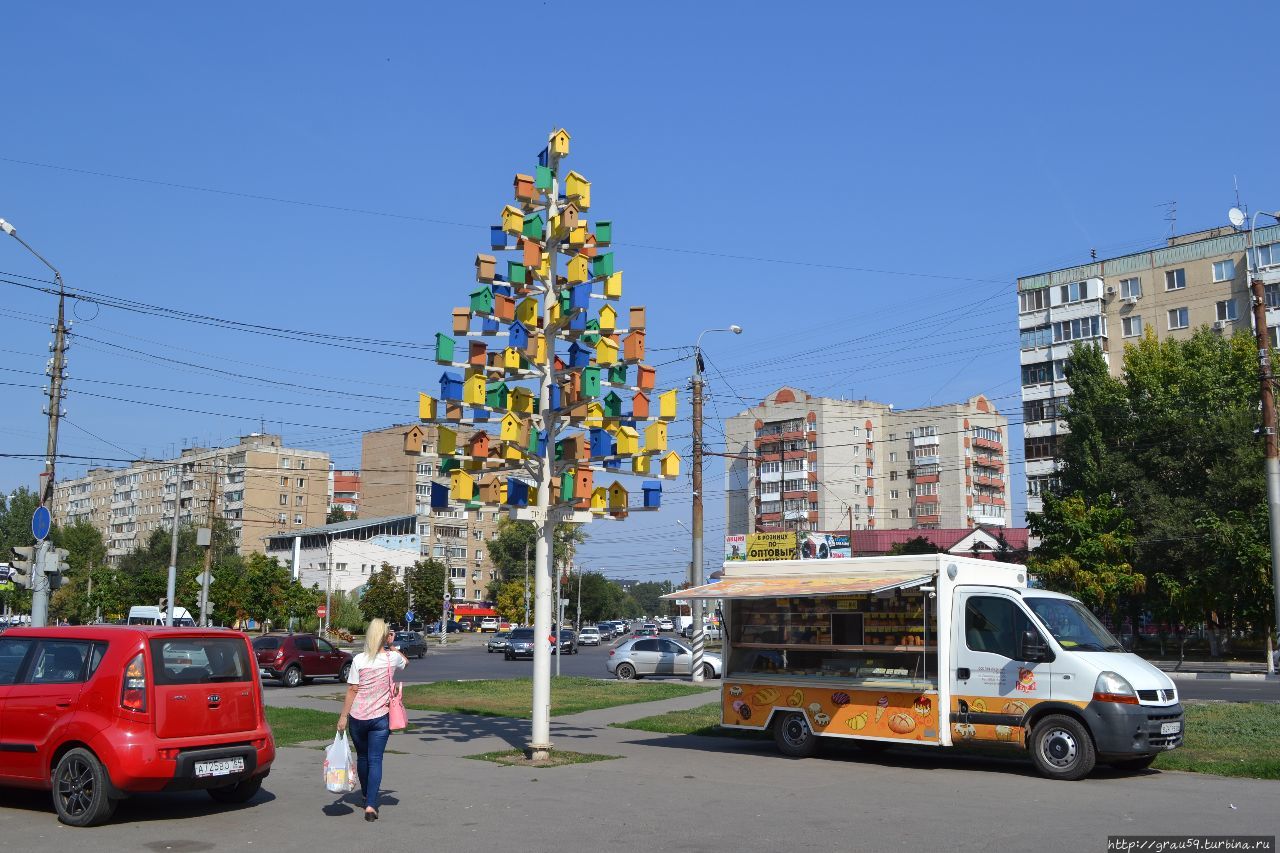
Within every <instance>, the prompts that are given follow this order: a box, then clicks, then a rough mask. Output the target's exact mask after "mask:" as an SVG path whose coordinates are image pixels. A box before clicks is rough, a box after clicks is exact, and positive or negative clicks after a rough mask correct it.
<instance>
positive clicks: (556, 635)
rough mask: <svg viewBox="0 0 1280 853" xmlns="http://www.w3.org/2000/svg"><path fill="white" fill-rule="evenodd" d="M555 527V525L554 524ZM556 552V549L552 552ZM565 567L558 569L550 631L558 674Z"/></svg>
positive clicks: (557, 672) (557, 673)
mask: <svg viewBox="0 0 1280 853" xmlns="http://www.w3.org/2000/svg"><path fill="white" fill-rule="evenodd" d="M553 527H554V525H553ZM552 553H553V554H554V551H553V552H552ZM564 569H565V567H564V566H563V565H561V566H560V568H559V569H558V570H557V571H556V590H555V594H556V608H555V611H554V612H555V620H554V621H555V629H554V630H552V631H551V632H549V633H550V635H551V637H552V640H553V642H554V648H555V650H556V675H557V676H558V675H559V674H560V628H561V620H562V619H564V611H563V608H562V607H561V606H560V578H561V576H562V575H563V574H564Z"/></svg>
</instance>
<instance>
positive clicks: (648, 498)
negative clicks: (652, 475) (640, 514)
mask: <svg viewBox="0 0 1280 853" xmlns="http://www.w3.org/2000/svg"><path fill="white" fill-rule="evenodd" d="M640 488H642V489H643V490H644V505H645V508H646V509H657V508H658V507H660V506H662V483H661V481H659V480H645V481H644V484H643V485H642V486H641V487H640Z"/></svg>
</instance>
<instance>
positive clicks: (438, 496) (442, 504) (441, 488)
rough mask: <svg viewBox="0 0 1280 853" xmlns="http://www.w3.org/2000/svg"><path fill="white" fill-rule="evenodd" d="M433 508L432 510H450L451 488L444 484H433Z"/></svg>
mask: <svg viewBox="0 0 1280 853" xmlns="http://www.w3.org/2000/svg"><path fill="white" fill-rule="evenodd" d="M431 508H432V509H448V508H449V487H448V486H446V485H445V484H444V483H432V484H431Z"/></svg>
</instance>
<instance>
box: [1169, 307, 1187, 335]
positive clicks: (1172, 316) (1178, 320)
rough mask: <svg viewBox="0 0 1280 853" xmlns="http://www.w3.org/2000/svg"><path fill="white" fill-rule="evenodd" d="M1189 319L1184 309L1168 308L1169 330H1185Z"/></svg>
mask: <svg viewBox="0 0 1280 853" xmlns="http://www.w3.org/2000/svg"><path fill="white" fill-rule="evenodd" d="M1190 324H1191V323H1190V318H1189V315H1188V313H1187V309H1186V308H1170V309H1169V330H1170V331H1173V330H1174V329H1185V328H1186V327H1187V326H1189V325H1190Z"/></svg>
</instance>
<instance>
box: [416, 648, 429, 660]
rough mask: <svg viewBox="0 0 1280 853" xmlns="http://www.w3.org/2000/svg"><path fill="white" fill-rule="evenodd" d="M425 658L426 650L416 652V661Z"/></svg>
mask: <svg viewBox="0 0 1280 853" xmlns="http://www.w3.org/2000/svg"><path fill="white" fill-rule="evenodd" d="M426 656H427V650H426V649H423V650H422V651H420V652H418V660H422V659H423V658H425V657H426Z"/></svg>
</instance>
